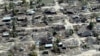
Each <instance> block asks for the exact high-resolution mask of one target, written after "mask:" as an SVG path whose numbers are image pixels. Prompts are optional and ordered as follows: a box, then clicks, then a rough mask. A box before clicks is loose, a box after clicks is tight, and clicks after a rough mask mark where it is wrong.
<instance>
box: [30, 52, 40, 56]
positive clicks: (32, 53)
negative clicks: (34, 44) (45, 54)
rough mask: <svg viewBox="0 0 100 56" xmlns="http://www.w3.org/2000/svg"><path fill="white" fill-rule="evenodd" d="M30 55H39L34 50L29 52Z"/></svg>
mask: <svg viewBox="0 0 100 56" xmlns="http://www.w3.org/2000/svg"><path fill="white" fill-rule="evenodd" d="M29 56H38V55H37V53H36V52H34V51H33V52H31V53H30V54H29Z"/></svg>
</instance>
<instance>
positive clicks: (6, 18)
mask: <svg viewBox="0 0 100 56" xmlns="http://www.w3.org/2000/svg"><path fill="white" fill-rule="evenodd" d="M2 20H11V17H10V16H8V17H7V16H6V17H3V19H2Z"/></svg>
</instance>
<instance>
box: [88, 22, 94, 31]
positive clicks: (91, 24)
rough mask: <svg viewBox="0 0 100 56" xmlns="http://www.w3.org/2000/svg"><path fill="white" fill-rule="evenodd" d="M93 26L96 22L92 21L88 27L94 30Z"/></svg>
mask: <svg viewBox="0 0 100 56" xmlns="http://www.w3.org/2000/svg"><path fill="white" fill-rule="evenodd" d="M93 27H94V23H93V22H90V24H89V25H88V26H87V28H88V29H89V30H92V29H93Z"/></svg>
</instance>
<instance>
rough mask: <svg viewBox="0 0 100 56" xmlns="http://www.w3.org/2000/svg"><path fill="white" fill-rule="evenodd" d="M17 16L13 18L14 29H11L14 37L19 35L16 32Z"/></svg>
mask: <svg viewBox="0 0 100 56" xmlns="http://www.w3.org/2000/svg"><path fill="white" fill-rule="evenodd" d="M15 25H16V18H13V19H12V31H11V36H12V37H13V38H15V37H16V36H17V33H16V26H15Z"/></svg>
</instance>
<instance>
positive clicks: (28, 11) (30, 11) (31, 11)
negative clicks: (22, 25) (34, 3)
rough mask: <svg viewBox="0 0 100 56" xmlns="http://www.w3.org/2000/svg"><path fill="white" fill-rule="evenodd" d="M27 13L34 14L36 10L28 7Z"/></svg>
mask: <svg viewBox="0 0 100 56" xmlns="http://www.w3.org/2000/svg"><path fill="white" fill-rule="evenodd" d="M27 13H31V14H34V13H35V11H33V9H28V10H27Z"/></svg>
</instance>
